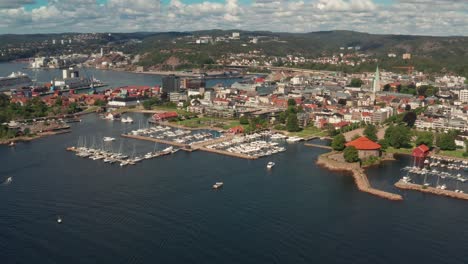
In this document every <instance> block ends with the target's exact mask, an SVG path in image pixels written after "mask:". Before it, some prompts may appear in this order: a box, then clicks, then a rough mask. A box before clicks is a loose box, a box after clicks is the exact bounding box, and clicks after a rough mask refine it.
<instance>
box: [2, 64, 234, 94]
mask: <svg viewBox="0 0 468 264" xmlns="http://www.w3.org/2000/svg"><path fill="white" fill-rule="evenodd" d="M27 66H28V64H26V63H0V77H5V76H7V75H10V74H11V73H12V72H17V71H21V72H24V73H26V74H28V75H29V77H30V78H31V79H35V80H37V82H39V83H45V82H50V81H51V80H53V79H54V78H57V79H62V70H58V69H50V70H32V69H26V67H27ZM79 70H80V74H81V76H83V77H84V76H86V77H91V76H94V78H96V79H98V80H101V81H103V82H104V83H106V84H107V85H108V87H104V88H102V89H108V88H114V87H121V86H126V85H149V86H154V85H157V84H159V85H160V84H162V81H161V76H159V75H152V74H142V73H140V74H139V73H129V72H115V71H106V70H97V69H91V68H80V69H79ZM239 80H240V79H236V78H233V79H210V80H207V86H208V87H211V86H213V85H215V84H218V83H222V84H225V85H231V84H232V83H234V82H236V81H239Z"/></svg>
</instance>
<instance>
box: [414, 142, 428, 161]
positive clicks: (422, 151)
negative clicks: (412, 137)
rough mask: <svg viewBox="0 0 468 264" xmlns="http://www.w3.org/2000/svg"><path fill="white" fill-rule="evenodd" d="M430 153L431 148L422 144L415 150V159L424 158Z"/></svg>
mask: <svg viewBox="0 0 468 264" xmlns="http://www.w3.org/2000/svg"><path fill="white" fill-rule="evenodd" d="M428 153H429V148H428V147H427V146H426V145H424V144H421V145H419V146H417V147H416V148H414V149H413V157H418V158H424V157H426V156H427V154H428Z"/></svg>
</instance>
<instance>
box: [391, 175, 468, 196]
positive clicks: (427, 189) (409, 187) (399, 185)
mask: <svg viewBox="0 0 468 264" xmlns="http://www.w3.org/2000/svg"><path fill="white" fill-rule="evenodd" d="M395 186H396V187H397V188H399V189H403V190H413V191H420V192H424V193H430V194H435V195H442V196H447V197H451V198H456V199H462V200H468V193H457V192H454V191H450V190H442V189H437V188H434V187H430V186H427V187H426V186H423V185H419V184H415V183H410V182H404V181H402V180H400V181H398V182H397V183H395Z"/></svg>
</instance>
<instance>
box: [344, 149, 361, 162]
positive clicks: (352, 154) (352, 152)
mask: <svg viewBox="0 0 468 264" xmlns="http://www.w3.org/2000/svg"><path fill="white" fill-rule="evenodd" d="M343 157H344V159H345V160H346V162H356V161H359V153H358V151H357V149H356V148H355V147H354V146H349V147H346V148H345V149H344V152H343Z"/></svg>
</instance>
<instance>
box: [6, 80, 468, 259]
mask: <svg viewBox="0 0 468 264" xmlns="http://www.w3.org/2000/svg"><path fill="white" fill-rule="evenodd" d="M106 74H116V76H117V75H120V74H121V73H114V72H106ZM131 76H133V75H131ZM150 77H151V78H156V77H155V76H148V77H146V76H145V77H141V76H140V75H138V76H137V77H135V78H136V79H134V81H133V82H132V84H142V85H144V84H146V83H139V81H138V78H150ZM116 78H117V77H116ZM112 79H114V78H112ZM102 80H103V81H106V80H105V79H102ZM154 81H156V79H155V80H154ZM148 84H149V83H148ZM149 85H150V84H149ZM130 116H131V117H132V118H133V119H134V121H135V122H134V123H133V124H122V123H120V122H117V121H108V120H103V119H101V118H99V117H98V116H97V115H94V114H91V115H87V116H83V117H82V118H83V121H82V122H81V123H73V124H71V126H72V132H71V133H67V134H61V135H56V136H50V137H46V138H41V139H38V140H35V141H32V142H28V143H19V144H17V145H16V146H15V147H14V148H10V147H7V146H0V162H1V164H2V165H1V166H0V181H1V182H4V181H6V179H7V178H8V177H12V181H11V182H9V183H8V184H3V185H0V261H1V263H184V264H185V263H236V264H237V263H255V264H259V263H331V264H334V263H336V264H338V263H340V264H341V263H343V264H345V263H346V264H348V263H358V264H379V263H381V264H384V263H385V264H386V263H425V264H429V263H434V264H441V263H447V264H465V263H467V260H468V251H466V249H467V248H468V203H467V202H466V201H462V200H456V199H450V198H446V197H439V196H435V195H430V194H423V193H419V192H414V191H401V190H398V189H396V188H394V187H393V184H394V183H395V182H396V181H398V179H400V178H401V177H402V175H403V172H402V171H401V169H402V168H403V167H404V166H408V165H411V160H410V159H409V158H408V157H401V158H399V159H398V160H397V161H392V162H386V163H385V164H383V165H380V166H378V167H374V168H371V169H369V170H368V174H369V179H370V181H371V182H372V184H373V185H376V186H378V187H379V188H380V187H381V188H384V189H388V190H391V191H394V192H397V193H399V194H401V195H403V198H404V201H401V202H395V201H388V200H385V199H381V198H377V197H375V196H372V195H369V194H366V193H363V192H359V191H358V190H357V188H356V186H355V184H354V182H353V178H352V177H351V176H350V175H348V174H345V173H339V172H330V171H327V170H325V169H322V168H320V167H317V165H315V161H316V159H317V156H318V155H320V154H322V153H324V152H325V151H327V150H323V149H318V148H310V147H306V146H304V145H303V143H295V144H288V148H287V151H286V152H282V153H279V154H275V155H273V156H270V157H266V158H260V159H257V160H245V159H239V158H232V157H226V156H222V155H218V154H214V153H208V152H203V151H194V152H191V153H189V152H184V151H179V152H177V153H175V154H173V155H168V156H163V157H159V158H155V159H151V160H145V161H143V162H141V163H138V164H137V165H135V166H126V167H120V166H118V165H116V164H113V165H110V164H106V163H103V162H97V161H92V160H90V159H83V158H80V157H77V156H76V155H75V154H74V153H72V152H67V151H66V150H65V149H66V147H69V146H72V145H76V144H77V142H78V140H79V138H80V137H82V138H83V137H86V138H87V139H88V144H91V142H90V141H89V140H91V141H92V138H95V139H96V140H100V139H102V137H104V136H110V137H115V138H116V141H115V142H113V143H112V144H113V147H114V148H115V149H118V148H119V146H120V144H121V143H120V142H123V143H122V145H123V146H124V149H125V151H126V152H127V153H129V152H131V151H132V149H133V147H134V146H135V149H136V150H137V152H138V153H146V152H148V151H152V150H153V148H154V144H153V143H148V142H144V141H138V140H133V139H124V138H122V137H120V136H119V135H120V134H122V133H125V132H128V131H130V130H132V129H138V127H139V126H141V124H142V123H144V122H145V121H146V119H147V118H148V117H149V116H148V115H143V114H131V115H130ZM140 121H141V122H140ZM156 147H157V149H158V150H160V149H163V148H165V147H167V146H165V145H156ZM269 161H273V162H275V163H276V166H275V167H274V168H273V169H271V170H267V168H266V164H267V163H268V162H269ZM219 181H222V182H224V186H223V188H221V189H219V190H212V189H211V186H212V185H213V184H214V183H215V182H219ZM58 217H60V219H61V220H62V222H61V223H58V222H57V219H58Z"/></svg>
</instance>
